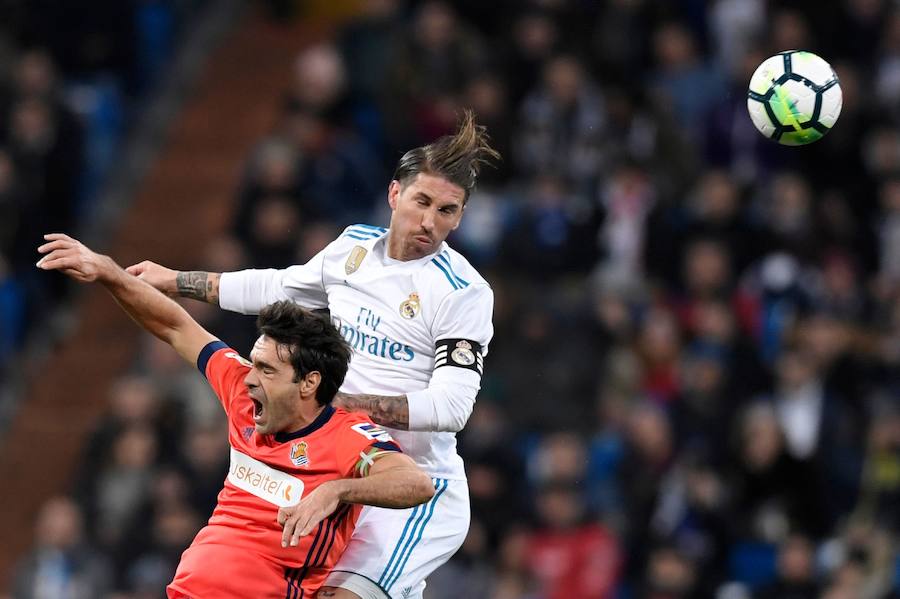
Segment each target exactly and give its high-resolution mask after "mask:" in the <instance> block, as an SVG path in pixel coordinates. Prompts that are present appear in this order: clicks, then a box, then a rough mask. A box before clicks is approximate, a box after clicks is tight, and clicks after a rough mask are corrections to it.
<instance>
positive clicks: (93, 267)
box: [37, 233, 108, 283]
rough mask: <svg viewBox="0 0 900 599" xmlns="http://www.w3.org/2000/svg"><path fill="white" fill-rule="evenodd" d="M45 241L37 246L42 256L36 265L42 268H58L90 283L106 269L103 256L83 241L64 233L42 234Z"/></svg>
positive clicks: (78, 279) (105, 260) (106, 262)
mask: <svg viewBox="0 0 900 599" xmlns="http://www.w3.org/2000/svg"><path fill="white" fill-rule="evenodd" d="M44 239H46V240H47V243H45V244H43V245H41V246H40V247H39V248H38V252H39V253H41V254H44V256H43V257H42V258H41V259H40V260H38V262H37V267H38V268H41V269H43V270H58V271H61V272H62V273H63V274H65V275H68V276H70V277H72V278H73V279H75V280H76V281H81V282H82V283H90V282H93V281H96V280H97V279H98V278H100V277H101V276H102V275H103V274H104V273H106V272H107V270H108V260H107V259H106V258H105V256H101V255H100V254H98V253H96V252H94V251H92V250H91V249H90V248H88V247H87V246H85V245H84V244H83V243H81V242H80V241H78V240H77V239H74V238H72V237H69V236H68V235H66V234H65V233H48V234H47V235H44Z"/></svg>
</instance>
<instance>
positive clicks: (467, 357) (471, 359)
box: [450, 339, 475, 366]
mask: <svg viewBox="0 0 900 599" xmlns="http://www.w3.org/2000/svg"><path fill="white" fill-rule="evenodd" d="M450 357H451V358H453V361H454V362H456V363H457V364H462V365H463V366H471V365H472V364H474V363H475V354H473V353H472V344H471V343H469V342H468V341H466V340H465V339H463V340H461V341H457V342H456V349H454V350H453V351H452V352H451V353H450Z"/></svg>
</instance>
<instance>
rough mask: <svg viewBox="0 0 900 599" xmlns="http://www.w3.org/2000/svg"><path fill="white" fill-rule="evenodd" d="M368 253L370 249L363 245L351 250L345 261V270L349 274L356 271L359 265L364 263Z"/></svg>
mask: <svg viewBox="0 0 900 599" xmlns="http://www.w3.org/2000/svg"><path fill="white" fill-rule="evenodd" d="M368 253H369V250H367V249H366V248H364V247H363V246H361V245H358V246H356V247H354V248H353V249H352V250H350V255H349V256H347V261H346V262H344V272H345V273H347V274H348V275H350V274H353V273H355V272H356V269H357V268H359V265H360V264H362V261H363V258H365V257H366V254H368Z"/></svg>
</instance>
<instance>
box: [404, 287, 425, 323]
mask: <svg viewBox="0 0 900 599" xmlns="http://www.w3.org/2000/svg"><path fill="white" fill-rule="evenodd" d="M419 308H420V304H419V294H418V293H416V292H415V291H413V292H412V293H410V294H409V298H408V299H407V300H405V301H404V302H403V303H402V304H400V316H402V317H403V318H406V319H409V320H411V319H413V318H415V317H416V314H418V313H419Z"/></svg>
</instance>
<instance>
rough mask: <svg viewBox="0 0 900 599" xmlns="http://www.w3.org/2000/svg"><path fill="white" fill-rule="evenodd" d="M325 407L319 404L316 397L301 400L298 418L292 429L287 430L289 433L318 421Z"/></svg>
mask: <svg viewBox="0 0 900 599" xmlns="http://www.w3.org/2000/svg"><path fill="white" fill-rule="evenodd" d="M324 409H325V406H322V405H319V402H317V401H316V400H315V399H313V400H312V401H302V402H300V408H299V410H298V411H297V418H296V419H295V420H294V422H293V424H292V426H291V430H289V431H285V432H287V433H293V432H296V431H299V430H303V429H304V428H306V427H307V426H309V425H310V424H312V423H313V422H315V421H316V418H318V417H319V415H320V414H321V413H322V410H324Z"/></svg>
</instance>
